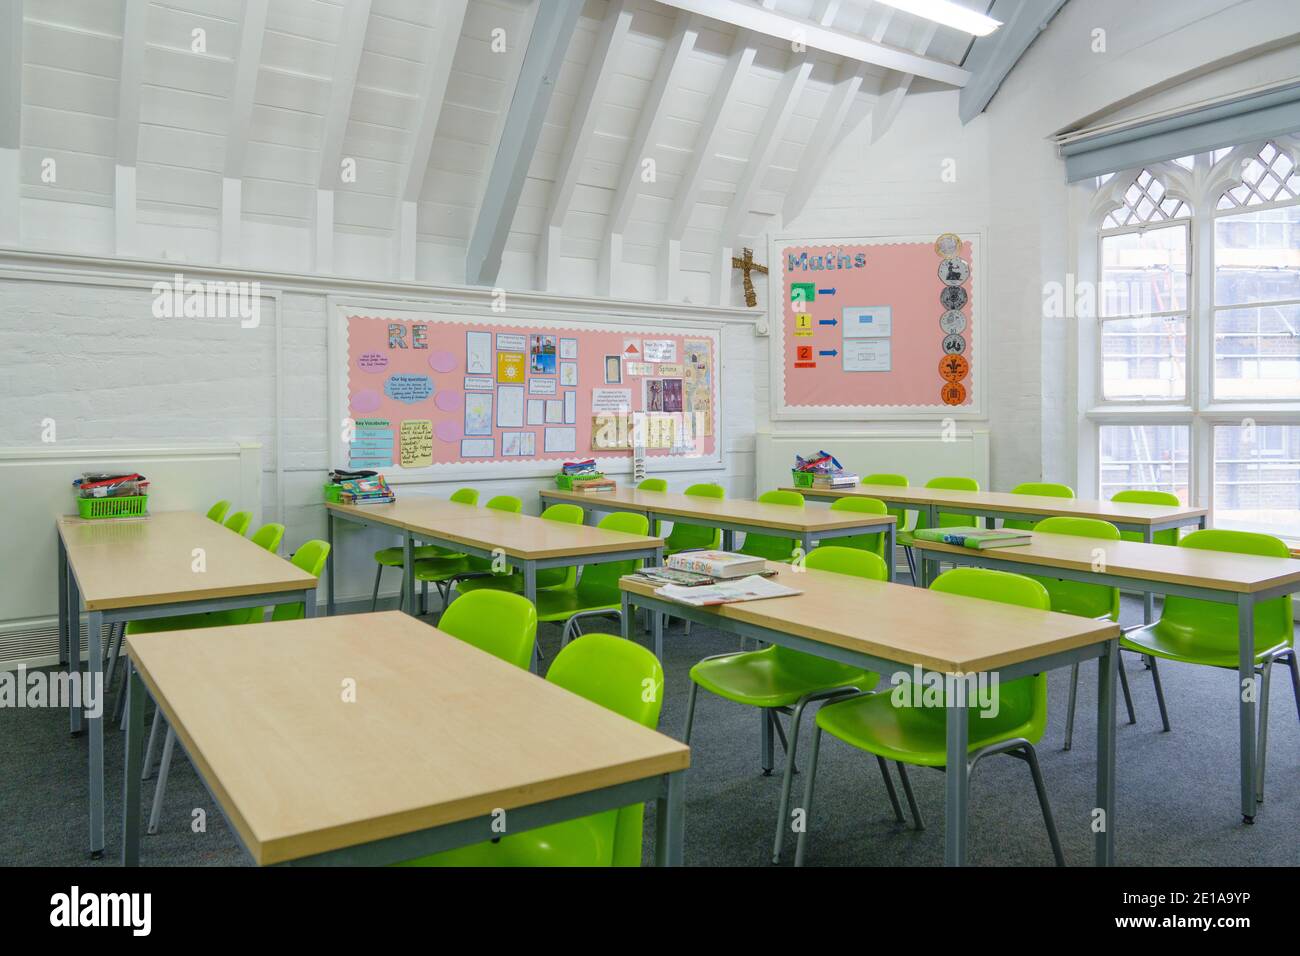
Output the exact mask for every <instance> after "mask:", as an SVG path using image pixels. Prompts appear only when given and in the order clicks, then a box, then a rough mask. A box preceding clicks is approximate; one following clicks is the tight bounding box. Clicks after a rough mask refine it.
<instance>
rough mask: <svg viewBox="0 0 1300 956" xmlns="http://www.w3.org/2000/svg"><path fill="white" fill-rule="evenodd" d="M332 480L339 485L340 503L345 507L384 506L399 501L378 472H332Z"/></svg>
mask: <svg viewBox="0 0 1300 956" xmlns="http://www.w3.org/2000/svg"><path fill="white" fill-rule="evenodd" d="M330 480H331V481H332V482H333V483H334V484H336V485H338V488H339V501H340V502H342V503H343V504H345V505H382V504H387V503H389V502H390V501H396V500H397V495H395V494H393V489H392V488H390V487H389V486H388V482H387V481H386V480H385V479H384V476H383V475H381V474H380V473H379V472H377V471H331V472H330Z"/></svg>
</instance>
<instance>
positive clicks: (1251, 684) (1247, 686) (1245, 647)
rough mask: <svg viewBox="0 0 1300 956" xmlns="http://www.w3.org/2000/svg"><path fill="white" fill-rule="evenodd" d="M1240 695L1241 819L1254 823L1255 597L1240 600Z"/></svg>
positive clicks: (1238, 601) (1246, 596) (1238, 673)
mask: <svg viewBox="0 0 1300 956" xmlns="http://www.w3.org/2000/svg"><path fill="white" fill-rule="evenodd" d="M1237 641H1238V654H1237V678H1238V684H1237V694H1238V699H1239V704H1238V716H1239V721H1240V732H1241V818H1242V821H1243V822H1245V823H1254V822H1255V759H1256V756H1255V699H1256V696H1257V694H1258V684H1257V683H1256V678H1255V596H1254V595H1253V594H1240V595H1238V596H1237Z"/></svg>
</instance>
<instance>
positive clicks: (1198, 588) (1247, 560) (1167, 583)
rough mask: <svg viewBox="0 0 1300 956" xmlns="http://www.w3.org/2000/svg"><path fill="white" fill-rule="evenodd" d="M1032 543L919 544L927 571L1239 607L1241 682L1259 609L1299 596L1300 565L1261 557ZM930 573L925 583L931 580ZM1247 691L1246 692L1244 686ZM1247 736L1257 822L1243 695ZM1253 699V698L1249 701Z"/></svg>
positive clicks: (1246, 713)
mask: <svg viewBox="0 0 1300 956" xmlns="http://www.w3.org/2000/svg"><path fill="white" fill-rule="evenodd" d="M1029 534H1030V538H1031V540H1030V543H1029V544H1027V545H1017V546H1015V547H1008V548H987V549H985V550H982V551H977V550H975V549H973V548H966V547H961V546H959V545H952V544H941V543H939V542H936V541H922V540H920V539H917V541H916V542H915V544H914V545H913V547H915V548H917V549H918V550H919V551H920V552H921V561H922V564H923V565H925V566H929V565H932V564H937V563H938V561H939V560H940V559H942V560H944V561H949V562H951V563H953V564H964V565H971V566H974V567H981V568H996V569H997V570H1000V571H1014V572H1017V573H1019V574H1038V575H1043V574H1048V575H1050V576H1051V577H1054V578H1062V579H1064V580H1067V581H1082V582H1084V583H1086V584H1100V585H1106V586H1109V587H1117V588H1122V589H1124V590H1128V591H1141V592H1143V593H1144V594H1145V595H1146V596H1148V597H1150V596H1151V595H1153V594H1165V595H1168V594H1173V595H1177V596H1179V597H1191V598H1200V599H1201V600H1203V601H1217V602H1219V603H1223V604H1235V605H1237V631H1238V634H1237V636H1238V646H1239V653H1238V665H1237V673H1238V677H1239V679H1240V680H1242V681H1247V680H1250V679H1251V678H1253V677H1254V674H1255V652H1254V646H1255V634H1254V631H1255V604H1256V603H1257V602H1259V601H1267V600H1269V599H1270V598H1276V597H1281V596H1282V595H1284V594H1293V593H1295V592H1296V591H1300V561H1297V560H1295V559H1293V558H1269V557H1265V556H1263V555H1258V554H1234V553H1231V552H1226V551H1205V550H1202V549H1200V548H1173V547H1169V546H1167V545H1158V544H1146V543H1143V542H1138V541H1103V540H1099V539H1097V538H1081V537H1078V536H1077V535H1066V534H1047V533H1044V532H1041V531H1033V532H1030V533H1029ZM930 570H931V568H929V567H924V568H923V573H922V577H923V578H925V579H927V580H928V579H929V575H930ZM1243 686H1244V685H1243ZM1238 696H1239V697H1240V700H1239V701H1238V711H1237V712H1238V719H1239V725H1240V736H1241V815H1242V819H1243V820H1244V821H1245V822H1246V823H1253V822H1254V820H1255V813H1256V809H1257V803H1256V800H1255V760H1256V754H1255V732H1256V710H1255V699H1254V697H1252V696H1250V695H1247V694H1241V695H1238ZM1248 697H1249V698H1250V699H1247V698H1248Z"/></svg>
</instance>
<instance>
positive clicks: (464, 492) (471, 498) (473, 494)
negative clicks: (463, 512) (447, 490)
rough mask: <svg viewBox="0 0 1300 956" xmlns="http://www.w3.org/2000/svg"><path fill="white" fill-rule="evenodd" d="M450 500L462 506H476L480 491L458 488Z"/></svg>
mask: <svg viewBox="0 0 1300 956" xmlns="http://www.w3.org/2000/svg"><path fill="white" fill-rule="evenodd" d="M448 500H449V501H455V502H457V503H458V504H462V505H476V504H478V489H477V488H457V489H456V490H455V491H453V492H452V493H451V497H450V498H449V499H448Z"/></svg>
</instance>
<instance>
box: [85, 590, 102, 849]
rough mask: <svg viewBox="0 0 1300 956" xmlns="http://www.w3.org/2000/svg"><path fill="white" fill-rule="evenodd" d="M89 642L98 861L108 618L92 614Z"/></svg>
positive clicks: (93, 829)
mask: <svg viewBox="0 0 1300 956" xmlns="http://www.w3.org/2000/svg"><path fill="white" fill-rule="evenodd" d="M88 637H89V640H88V641H87V648H86V651H87V656H88V657H89V658H90V659H89V660H88V661H87V662H86V664H87V667H86V677H87V679H88V680H89V684H88V685H86V687H83V688H82V689H81V690H82V696H83V699H84V700H85V702H86V703H87V704H89V709H88V710H87V711H86V715H85V716H86V721H87V723H88V725H89V726H88V727H87V728H86V729H87V730H89V731H90V858H91V859H92V860H98V859H99V858H100V857H102V856H103V855H104V615H103V612H101V611H91V612H90V628H89V635H88Z"/></svg>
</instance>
